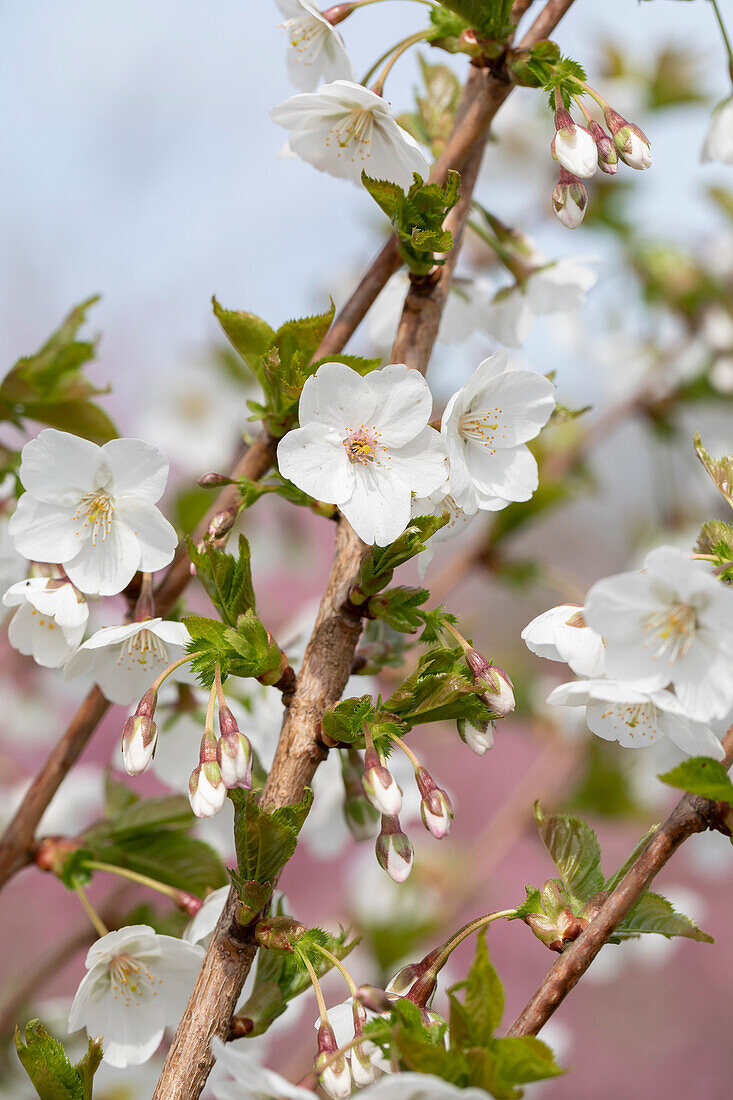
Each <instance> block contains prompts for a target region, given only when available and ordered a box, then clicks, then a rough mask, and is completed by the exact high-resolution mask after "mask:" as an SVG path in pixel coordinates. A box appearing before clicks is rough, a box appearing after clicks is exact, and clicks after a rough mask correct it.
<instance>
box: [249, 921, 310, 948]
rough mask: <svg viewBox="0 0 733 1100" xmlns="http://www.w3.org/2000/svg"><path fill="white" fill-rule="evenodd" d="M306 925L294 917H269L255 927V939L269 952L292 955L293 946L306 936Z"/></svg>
mask: <svg viewBox="0 0 733 1100" xmlns="http://www.w3.org/2000/svg"><path fill="white" fill-rule="evenodd" d="M306 931H307V929H306V927H305V925H304V924H301V923H300V921H298V920H293V918H292V917H267V918H266V919H265V920H261V921H258V922H257V924H256V925H255V939H256V940H257V942H258V944H259V945H260V947H264V948H265V950H267V951H277V952H278V953H280V954H282V955H288V954H292V951H293V944H294V943H297V942H298V940H299V939H301V937H302V936H304V935H305V933H306Z"/></svg>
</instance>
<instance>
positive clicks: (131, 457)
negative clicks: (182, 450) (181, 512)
mask: <svg viewBox="0 0 733 1100" xmlns="http://www.w3.org/2000/svg"><path fill="white" fill-rule="evenodd" d="M102 453H103V455H104V460H105V462H106V463H107V465H108V466H109V468H110V471H111V473H112V478H113V495H114V496H115V497H122V496H126V495H127V493H131V494H132V495H133V496H137V497H142V498H143V500H148V501H150V503H151V504H154V503H155V501H156V500H159V499H160V497H161V496H162V495H163V490H164V489H165V483H166V481H167V480H168V459H167V458H166V457H165V455H164V454H163V452H162V451H159V450H158V448H157V447H153V446H152V444H150V443H145V442H144V441H143V440H142V439H111V440H110V441H109V443H105V445H104V446H103V447H102Z"/></svg>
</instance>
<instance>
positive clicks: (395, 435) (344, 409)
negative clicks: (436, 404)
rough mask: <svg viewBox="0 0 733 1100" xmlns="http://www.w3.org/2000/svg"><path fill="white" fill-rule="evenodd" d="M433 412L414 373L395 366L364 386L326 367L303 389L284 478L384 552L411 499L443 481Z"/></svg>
mask: <svg viewBox="0 0 733 1100" xmlns="http://www.w3.org/2000/svg"><path fill="white" fill-rule="evenodd" d="M431 409H432V397H431V394H430V389H429V388H428V384H427V382H426V381H425V379H424V378H423V377H422V375H421V374H420V373H419V372H418V371H416V370H408V369H407V367H405V366H402V365H401V364H393V365H391V366H387V367H383V368H382V370H375V371H372V372H371V374H369V375H367V376H366V377H365V378H362V377H361V375H359V374H357V372H356V371H354V370H352V369H351V368H350V367H347V366H345V365H344V364H343V363H324V364H323V365H322V366H320V367H319V368H318V370H317V371H316V373H315V374H314V375H313V376H312V377H311V378H309V379H308V380H307V381H306V383H305V386H304V387H303V392H302V394H301V397H300V408H299V417H300V427H299V428H296V429H295V430H294V431H291V432H288V434H287V435H286V436H285V437H284V438H283V439H281V440H280V444H279V446H278V450H277V457H278V465H279V468H280V472H281V473H282V474H283V476H284V477H287V478H289V479H290V481H293V482H295V484H296V485H297V486H298V487H299V488H300V489H303V490H304V491H305V492H306V493H309V494H310V495H311V496H312V497H315V498H316V499H317V500H323V501H327V502H328V503H329V504H337V505H338V506H339V508H340V509H341V511H342V512H343V514H344V516H345V517H346V519H347V520H348V521H349V523H350V524H351V526H352V527H353V528H354V530H355V531H356V533H357V535H359V537H360V538H362V539H363V540H364V542H367V543H377V544H378V545H379V546H386V545H387V544H388V543H390V542H392V541H393V540H394V539H396V538H397V537H398V535H400V534H401V533H402V532H403V531H404V529H405V527H406V525H407V522H408V520H409V518H410V501H411V493H412V492H414V493H416V494H417V495H418V496H427V495H428V494H429V493H432V492H433V491H434V490H436V489H438V488H439V487H440V486H441V485H442V484H444V483H445V480H446V475H447V469H446V462H445V454H444V452H443V448H442V444H441V440H440V436H439V435H438V433H437V432H436V431H435V429H434V428H431V427H429V426H428V420H429V419H430V415H431Z"/></svg>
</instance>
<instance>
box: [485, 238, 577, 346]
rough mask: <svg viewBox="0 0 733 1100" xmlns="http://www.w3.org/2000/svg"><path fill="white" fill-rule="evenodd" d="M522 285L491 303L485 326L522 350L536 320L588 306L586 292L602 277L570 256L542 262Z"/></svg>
mask: <svg viewBox="0 0 733 1100" xmlns="http://www.w3.org/2000/svg"><path fill="white" fill-rule="evenodd" d="M543 260H544V257H541V256H540V257H538V261H539V262H540V263H541V264H542V266H540V267H538V268H537V269H536V270H535V271H533V272H532V274H531V275H530V276H529V277H528V278H527V279H526V280H525V281H524V282H523V283H522V284H519V283H517V284H516V285H514V286H511V287H503V288H502V289H501V290H499V291H498V292H497V293H496V294H495V295H494V297H493V298H492V300H491V301H490V302H489V305H488V308H487V310H486V313H485V316H484V319H483V327H484V328H485V329H486V331H487V332H489V333H491V335H492V336H494V337H495V338H496V339H497V340H498V341H499V342H500V343H501V344H506V345H507V346H508V347H520V346H521V345H522V344H523V343H524V341H525V340H526V339H527V337H528V336H529V333H530V330H531V328H532V325H533V324H534V320H535V317H538V316H542V315H544V314H548V313H572V312H575V311H576V310H579V309H580V308H581V306H583V305H584V303H585V296H586V293H587V292H588V291H589V290H590V289H591V287H592V286H594V285H595V283H596V281H597V279H598V274H597V272H596V271H594V270H593V268H592V267H588V266H587V263H584V262H582V261H581V260H578V259H574V258H571V257H568V258H566V259H562V260H556V261H555V262H554V263H542V261H543Z"/></svg>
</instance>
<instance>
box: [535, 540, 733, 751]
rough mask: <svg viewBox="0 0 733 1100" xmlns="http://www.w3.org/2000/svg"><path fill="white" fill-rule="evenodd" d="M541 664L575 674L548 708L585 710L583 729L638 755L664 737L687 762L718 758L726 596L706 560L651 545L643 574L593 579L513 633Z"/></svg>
mask: <svg viewBox="0 0 733 1100" xmlns="http://www.w3.org/2000/svg"><path fill="white" fill-rule="evenodd" d="M522 638H523V639H524V641H525V643H526V644H527V646H528V647H529V648H530V649H531V650H532V652H533V653H536V654H537V655H538V656H540V657H546V658H548V659H549V660H554V661H564V662H565V663H566V664H567V665H568V666H569V667H570V669H571V671H572V672H574V673H576V675H577V676H579V677H582V679H578V680H574V681H571V682H569V683H566V684H561V685H559V686H558V687H556V688H555V689H554V690H553V691H552V692H551V694H550V696H549V698H548V702H550V703H555V704H560V705H564V706H584V707H586V721H587V723H588V727H589V729H590V730H591V731H592V732H593V733H595V734H597V736H599V737H602V738H604V739H605V740H607V741H618V742H619V743H620V744H622V745H625V746H627V747H629V748H643V747H644V746H646V745H650V744H652V743H653V742H654V741H656V740H658V739H659V738H661V737H668V738H669V739H670V740H671V741H672V742H673V743H674V744H675V745H677V747H678V748H679V749H681V750H682V751H683V752H684V753H687V754H689V755H704V756H712V757H715V758H716V759H718V760H722V759H723V757H724V755H725V754H724V751H723V746H722V744H721V742H720V737H719V733H721V732H722V731H723V730H724V729H725V728H727V726H728V725H729V724H730V715H731V712H732V711H733V592H731V590H730V588H728V587H727V586H726V585H724V584H722V583H721V582H720V581H719V580H717V579H716V578H715V577H714V576H713V575H712V566H711V564H710V563H709V562H706V561H700V560H694V559H693V558H691V557H690V555H688V554H685V553H684V552H683V551H681V550H678V549H677V548H675V547H673V546H660V547H658V548H657V549H655V550H652V551H651V552H650V553H649V554H648V555H647V557H646V559H645V562H644V568H643V569H641V570H637V571H634V572H629V573H620V574H618V575H616V576H613V577H607V578H605V579H604V580H601V581H598V582H597V583H596V584H594V585H593V586H592V588H591V589H590V590H589V592H588V594H587V596H586V600H585V604H584V605H583V606H582V607H579V606H573V605H562V606H560V607H554V608H552V609H551V610H550V611H546V612H544V614H542V615H539V616H538V617H537V618H536V619H533V620H532V622H531V623H529V625H528V626H526V627H525V629H524V631H523V632H522Z"/></svg>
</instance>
